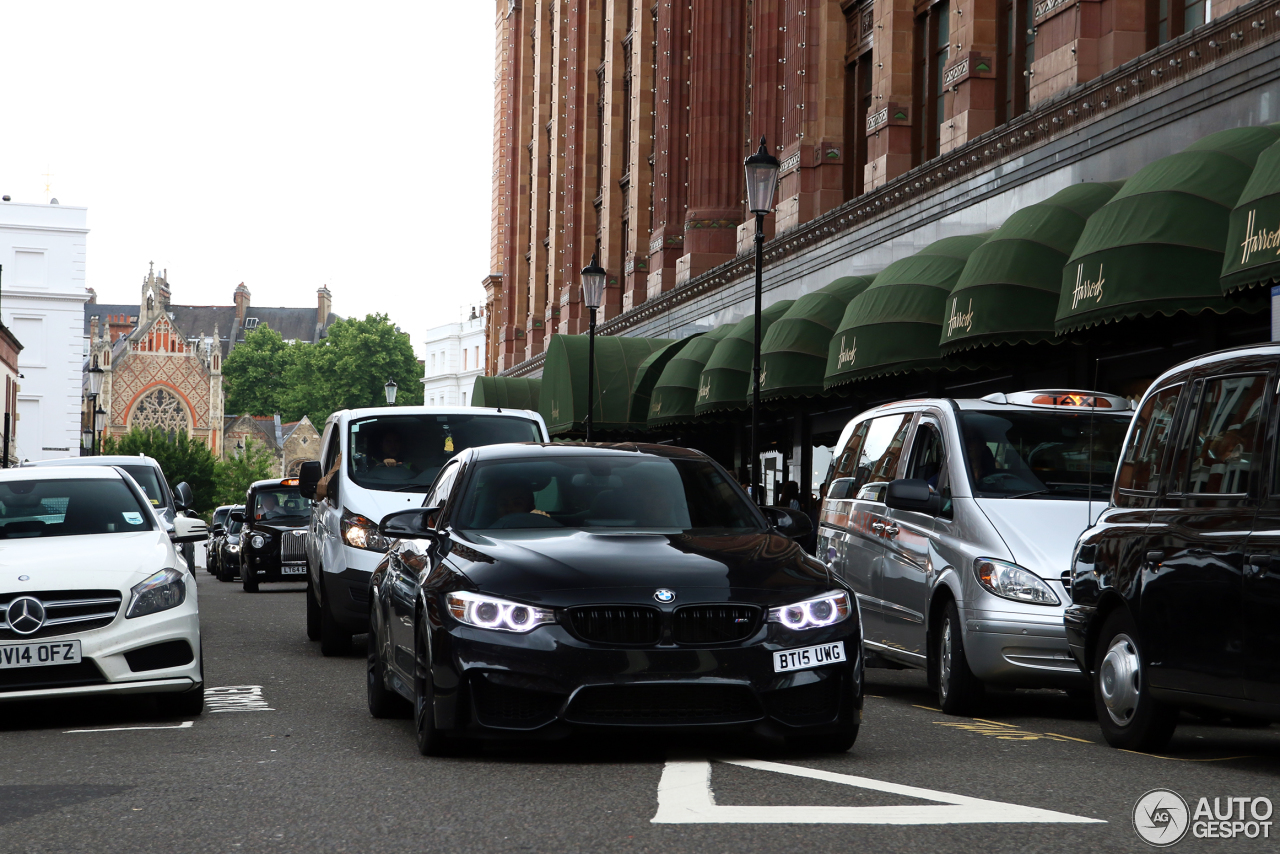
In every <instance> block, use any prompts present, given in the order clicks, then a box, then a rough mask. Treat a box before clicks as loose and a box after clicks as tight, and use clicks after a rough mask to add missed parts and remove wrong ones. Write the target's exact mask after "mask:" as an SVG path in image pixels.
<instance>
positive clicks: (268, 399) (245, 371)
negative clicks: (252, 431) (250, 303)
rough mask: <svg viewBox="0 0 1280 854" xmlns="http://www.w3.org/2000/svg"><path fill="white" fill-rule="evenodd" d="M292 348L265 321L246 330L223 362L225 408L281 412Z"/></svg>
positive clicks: (269, 412)
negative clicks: (282, 395)
mask: <svg viewBox="0 0 1280 854" xmlns="http://www.w3.org/2000/svg"><path fill="white" fill-rule="evenodd" d="M293 349H294V348H291V347H289V346H288V345H287V344H285V343H284V339H282V338H281V337H280V333H279V332H276V331H275V330H274V329H272V328H271V327H269V326H267V325H266V324H265V323H264V324H259V325H258V327H257V328H256V329H253V330H252V331H250V332H249V333H248V334H246V335H245V337H244V342H243V343H241V344H237V345H236V346H235V348H234V349H232V351H231V352H230V353H228V354H227V358H226V361H224V362H223V363H222V376H223V380H222V388H223V392H224V393H225V394H226V407H225V409H226V411H227V412H228V413H234V414H236V415H241V414H244V413H248V414H249V415H274V414H275V413H277V412H279V411H280V396H281V394H282V392H283V391H284V388H285V374H286V372H287V371H288V367H289V357H290V355H291V354H292V352H293Z"/></svg>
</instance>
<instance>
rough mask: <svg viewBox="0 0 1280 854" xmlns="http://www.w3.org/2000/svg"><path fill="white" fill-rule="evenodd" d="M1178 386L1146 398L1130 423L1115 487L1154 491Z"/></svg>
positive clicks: (1180, 388) (1179, 388)
mask: <svg viewBox="0 0 1280 854" xmlns="http://www.w3.org/2000/svg"><path fill="white" fill-rule="evenodd" d="M1181 393H1182V384H1181V383H1179V384H1177V385H1172V386H1168V387H1167V388H1162V389H1160V390H1159V391H1157V392H1155V393H1154V394H1152V395H1150V396H1148V397H1147V400H1146V402H1145V403H1144V404H1143V405H1142V409H1141V411H1139V412H1138V416H1137V418H1135V419H1134V421H1133V429H1132V430H1131V431H1130V436H1129V443H1128V445H1126V446H1125V449H1124V456H1123V457H1122V458H1121V461H1120V469H1119V472H1118V473H1117V475H1116V486H1117V487H1118V488H1120V489H1124V490H1132V491H1134V492H1155V491H1156V490H1158V489H1159V488H1160V461H1161V459H1162V458H1163V456H1164V449H1165V445H1166V444H1168V441H1169V431H1170V430H1171V428H1172V427H1173V416H1174V413H1175V412H1177V409H1178V396H1179V395H1180V394H1181Z"/></svg>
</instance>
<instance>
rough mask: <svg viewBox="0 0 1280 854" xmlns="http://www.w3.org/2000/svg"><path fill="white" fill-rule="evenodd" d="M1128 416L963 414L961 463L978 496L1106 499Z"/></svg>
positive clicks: (1005, 413) (1014, 412) (1095, 414)
mask: <svg viewBox="0 0 1280 854" xmlns="http://www.w3.org/2000/svg"><path fill="white" fill-rule="evenodd" d="M1129 420H1130V416H1127V415H1125V416H1117V415H1111V414H1107V415H1102V414H1097V413H1093V414H1090V413H1089V412H1087V411H1085V412H1079V411H1073V412H1057V411H1045V412H1028V411H1019V410H1014V411H1001V412H991V411H982V412H964V413H962V414H961V416H960V423H961V431H962V434H963V436H964V456H965V463H966V466H967V468H968V470H969V479H970V483H971V484H972V485H973V494H974V497H976V498H1075V499H1086V498H1089V497H1092V498H1094V499H1100V498H1106V497H1107V496H1108V495H1109V494H1110V493H1111V481H1112V479H1113V478H1114V477H1115V472H1116V464H1117V462H1118V460H1119V457H1120V447H1121V446H1122V445H1123V444H1124V437H1125V432H1126V431H1127V430H1128V429H1129Z"/></svg>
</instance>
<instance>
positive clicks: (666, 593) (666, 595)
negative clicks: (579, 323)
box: [653, 587, 676, 605]
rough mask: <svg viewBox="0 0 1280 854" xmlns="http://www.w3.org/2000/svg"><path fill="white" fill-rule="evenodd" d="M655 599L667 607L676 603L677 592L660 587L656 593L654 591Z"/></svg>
mask: <svg viewBox="0 0 1280 854" xmlns="http://www.w3.org/2000/svg"><path fill="white" fill-rule="evenodd" d="M653 598H654V599H657V600H658V601H659V602H661V603H662V604H664V605H665V604H667V603H668V602H674V601H675V599H676V592H675V591H674V590H668V589H667V588H665V587H659V588H658V589H657V590H656V591H654V594H653Z"/></svg>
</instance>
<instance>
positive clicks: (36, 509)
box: [0, 478, 154, 540]
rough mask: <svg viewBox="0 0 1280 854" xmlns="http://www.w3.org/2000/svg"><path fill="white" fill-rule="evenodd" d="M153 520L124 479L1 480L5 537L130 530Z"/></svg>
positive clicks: (0, 525) (0, 523)
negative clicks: (4, 481)
mask: <svg viewBox="0 0 1280 854" xmlns="http://www.w3.org/2000/svg"><path fill="white" fill-rule="evenodd" d="M153 520H154V514H152V512H151V510H150V509H148V508H147V507H146V506H144V505H143V504H141V503H139V501H138V498H137V496H136V495H134V493H133V490H131V489H130V488H129V487H128V486H126V485H125V483H124V482H123V481H121V480H106V479H87V478H86V479H83V480H81V479H74V480H22V481H9V482H6V483H0V539H5V540H16V539H27V538H31V537H68V536H79V535H87V534H126V533H133V532H137V531H150V530H152V529H153V527H154V525H153Z"/></svg>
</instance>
